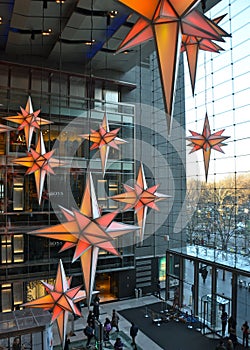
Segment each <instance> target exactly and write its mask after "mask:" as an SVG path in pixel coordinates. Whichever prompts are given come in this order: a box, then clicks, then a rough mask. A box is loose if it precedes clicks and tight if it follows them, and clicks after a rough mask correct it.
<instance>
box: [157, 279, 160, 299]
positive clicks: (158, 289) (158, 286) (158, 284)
mask: <svg viewBox="0 0 250 350" xmlns="http://www.w3.org/2000/svg"><path fill="white" fill-rule="evenodd" d="M156 295H157V297H158V298H159V299H161V282H160V280H158V282H157V286H156Z"/></svg>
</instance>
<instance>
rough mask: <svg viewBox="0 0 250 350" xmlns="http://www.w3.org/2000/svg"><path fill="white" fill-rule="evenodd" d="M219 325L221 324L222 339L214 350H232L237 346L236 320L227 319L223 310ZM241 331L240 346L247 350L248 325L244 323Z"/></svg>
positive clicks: (249, 331)
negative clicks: (226, 334) (226, 335)
mask: <svg viewBox="0 0 250 350" xmlns="http://www.w3.org/2000/svg"><path fill="white" fill-rule="evenodd" d="M221 323H222V337H223V338H224V339H222V340H221V341H220V343H219V344H218V345H217V347H216V350H234V349H235V348H236V346H237V344H238V341H237V336H236V320H235V319H234V318H233V317H232V316H231V317H229V318H228V315H227V312H226V311H225V310H224V309H223V310H222V314H221ZM227 324H228V334H229V336H228V337H225V333H226V326H227ZM241 331H242V341H243V342H242V345H243V346H244V347H246V349H248V340H249V333H250V330H249V325H248V322H247V321H245V322H244V323H243V324H242V326H241Z"/></svg>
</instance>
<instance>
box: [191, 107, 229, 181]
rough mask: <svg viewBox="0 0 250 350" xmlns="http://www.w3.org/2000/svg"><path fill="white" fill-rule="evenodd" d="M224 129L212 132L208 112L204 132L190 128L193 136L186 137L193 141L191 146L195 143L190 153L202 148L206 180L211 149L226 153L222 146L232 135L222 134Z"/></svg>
mask: <svg viewBox="0 0 250 350" xmlns="http://www.w3.org/2000/svg"><path fill="white" fill-rule="evenodd" d="M224 130H225V129H223V130H220V131H217V132H215V133H214V134H211V130H210V124H209V120H208V116H207V113H206V116H205V121H204V126H203V131H202V134H198V133H197V132H195V131H191V130H189V131H190V132H191V134H192V136H189V137H187V138H186V139H187V140H188V141H190V142H191V143H190V144H189V146H191V145H193V148H192V150H191V151H190V152H189V153H193V152H195V151H198V150H200V149H202V151H203V162H204V168H205V175H206V181H207V176H208V168H209V162H210V155H211V150H212V149H214V150H215V151H219V152H221V153H224V152H223V150H222V149H221V147H222V146H226V144H225V143H223V141H225V140H226V139H228V138H229V137H230V136H222V133H223V132H224Z"/></svg>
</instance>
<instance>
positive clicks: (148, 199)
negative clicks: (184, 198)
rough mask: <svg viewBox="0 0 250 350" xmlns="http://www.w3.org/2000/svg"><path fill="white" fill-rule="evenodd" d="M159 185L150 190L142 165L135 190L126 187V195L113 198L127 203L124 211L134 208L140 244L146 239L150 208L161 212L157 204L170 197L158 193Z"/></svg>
mask: <svg viewBox="0 0 250 350" xmlns="http://www.w3.org/2000/svg"><path fill="white" fill-rule="evenodd" d="M158 187H159V185H155V186H152V187H150V188H148V186H147V183H146V178H145V174H144V168H143V165H142V164H141V166H140V168H139V172H138V176H137V180H136V183H135V185H134V188H133V187H131V186H128V185H124V189H125V193H122V194H118V195H115V196H112V197H111V199H113V200H115V201H118V202H122V203H126V205H125V207H124V210H127V209H130V208H134V209H135V212H136V215H137V222H138V225H139V226H140V242H141V243H142V241H143V238H144V231H145V224H146V217H147V211H148V208H151V209H154V210H159V208H158V207H157V205H156V204H155V203H156V202H159V201H161V200H163V199H166V198H169V197H170V196H168V195H165V194H162V193H159V192H157V189H158Z"/></svg>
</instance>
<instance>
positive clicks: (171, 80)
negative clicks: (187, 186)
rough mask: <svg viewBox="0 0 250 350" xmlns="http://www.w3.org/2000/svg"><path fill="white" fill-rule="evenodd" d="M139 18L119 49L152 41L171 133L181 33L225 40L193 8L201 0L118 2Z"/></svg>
mask: <svg viewBox="0 0 250 350" xmlns="http://www.w3.org/2000/svg"><path fill="white" fill-rule="evenodd" d="M119 2H121V3H123V4H124V5H126V6H128V7H130V8H131V9H132V10H133V11H135V12H136V13H137V14H139V15H140V16H141V17H140V18H139V19H138V21H137V22H136V23H135V25H134V26H133V28H132V29H131V31H130V32H129V33H128V35H127V36H126V38H125V39H124V40H123V42H122V43H121V45H120V46H119V48H118V52H122V51H125V50H128V49H130V48H131V47H134V46H137V45H139V44H142V43H144V42H147V41H148V40H150V39H154V41H155V44H156V51H157V56H158V61H159V70H160V76H161V81H162V89H163V95H164V102H165V108H166V113H167V125H168V131H169V133H170V131H171V124H172V115H173V106H174V95H175V86H176V79H177V71H178V65H179V57H180V49H181V40H182V34H185V35H189V36H195V37H201V38H204V39H209V40H218V41H224V39H222V35H221V32H220V28H219V27H218V26H217V24H216V23H215V22H212V21H211V20H210V19H208V18H207V17H206V16H204V15H203V14H202V13H200V12H199V11H197V10H196V9H195V7H196V6H197V5H198V4H199V3H200V0H148V1H138V0H119Z"/></svg>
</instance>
